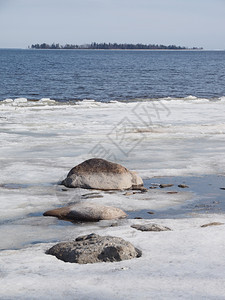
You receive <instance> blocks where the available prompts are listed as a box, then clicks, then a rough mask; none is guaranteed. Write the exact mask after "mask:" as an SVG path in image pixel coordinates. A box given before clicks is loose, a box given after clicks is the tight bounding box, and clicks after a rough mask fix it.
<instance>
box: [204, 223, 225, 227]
mask: <svg viewBox="0 0 225 300" xmlns="http://www.w3.org/2000/svg"><path fill="white" fill-rule="evenodd" d="M218 225H224V223H221V222H212V223H208V224H204V225H201V227H208V226H218Z"/></svg>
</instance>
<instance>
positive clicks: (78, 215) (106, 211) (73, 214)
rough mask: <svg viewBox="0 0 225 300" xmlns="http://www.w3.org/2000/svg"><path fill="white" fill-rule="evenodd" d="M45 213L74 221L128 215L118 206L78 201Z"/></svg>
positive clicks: (106, 218) (107, 218)
mask: <svg viewBox="0 0 225 300" xmlns="http://www.w3.org/2000/svg"><path fill="white" fill-rule="evenodd" d="M43 215H44V216H52V217H57V218H59V219H63V220H68V221H73V222H98V221H100V220H113V219H121V218H125V217H126V216H127V215H126V213H125V212H124V211H122V210H121V209H119V208H117V207H113V206H105V205H100V204H95V203H77V204H74V205H70V206H66V207H61V208H56V209H53V210H49V211H46V212H45V213H44V214H43Z"/></svg>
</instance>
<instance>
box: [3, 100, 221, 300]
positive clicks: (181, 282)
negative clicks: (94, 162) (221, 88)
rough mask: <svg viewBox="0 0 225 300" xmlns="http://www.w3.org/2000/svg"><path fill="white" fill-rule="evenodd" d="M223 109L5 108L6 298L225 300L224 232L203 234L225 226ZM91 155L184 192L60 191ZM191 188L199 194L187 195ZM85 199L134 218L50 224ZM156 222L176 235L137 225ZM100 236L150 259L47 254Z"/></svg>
mask: <svg viewBox="0 0 225 300" xmlns="http://www.w3.org/2000/svg"><path fill="white" fill-rule="evenodd" d="M224 111H225V98H224V97H221V98H217V99H214V100H212V99H211V100H209V99H200V98H196V97H187V98H183V99H177V98H176V99H175V98H174V99H173V98H166V99H161V100H155V101H152V100H151V101H138V102H129V103H126V102H124V103H122V102H117V101H112V102H110V103H101V102H96V101H90V100H86V101H80V102H76V103H71V104H68V103H59V102H55V101H53V100H50V99H42V100H40V101H27V100H26V99H23V98H22V99H21V98H20V99H16V100H10V99H8V100H5V101H1V103H0V123H1V131H0V141H1V148H0V165H1V174H0V197H1V211H0V222H1V227H0V236H1V249H2V251H1V253H0V259H1V270H0V279H1V283H0V284H1V291H0V297H1V298H2V299H53V298H57V299H63V298H64V299H65V298H66V299H74V298H79V299H126V298H129V299H136V298H137V297H139V298H140V299H149V298H160V299H178V298H182V299H190V298H196V299H223V297H224V293H225V288H224V284H223V282H224V276H225V271H224V270H225V259H224V258H225V257H224V246H225V244H224V237H223V236H224V225H221V226H212V227H207V228H201V227H200V226H201V225H203V224H205V223H210V222H214V221H218V222H222V223H223V222H224V197H223V194H224V193H225V191H224V190H221V189H220V188H223V187H225V180H224V179H225V178H224V176H225V172H224V166H225V158H224V150H225V149H224V140H225V122H224ZM91 157H102V158H105V159H108V160H111V161H115V162H118V163H120V164H122V165H124V166H126V167H127V168H129V169H131V170H135V171H137V172H138V173H139V175H140V176H141V177H142V178H143V179H144V181H145V185H146V187H149V186H151V184H152V183H155V184H157V183H158V184H160V183H165V184H167V183H172V184H174V186H173V187H170V188H165V189H160V188H158V187H157V188H156V189H148V192H147V193H137V194H132V195H126V192H125V191H120V192H116V193H107V192H99V191H98V192H99V193H100V195H101V197H99V198H93V199H86V198H85V195H86V194H88V193H90V192H92V191H90V190H82V189H75V190H71V189H69V190H67V189H63V187H62V186H61V185H59V184H58V183H59V182H60V181H61V180H62V179H64V178H65V176H66V175H67V173H68V171H69V170H70V169H71V168H72V167H73V166H75V165H76V164H78V163H81V162H82V161H83V160H85V159H88V158H91ZM183 183H185V184H187V185H188V186H189V188H185V189H181V188H178V186H177V185H178V184H183ZM171 191H172V192H177V193H168V192H171ZM93 192H96V191H93ZM81 200H82V201H90V200H91V201H93V202H94V203H100V204H106V205H113V206H116V207H119V208H121V209H123V210H125V211H126V212H128V214H129V218H128V219H125V220H120V221H110V222H109V221H101V222H98V223H94V224H90V223H87V224H72V223H69V222H64V221H58V220H56V219H55V218H51V217H43V216H42V213H43V212H44V211H46V210H48V209H52V208H55V207H59V206H64V205H67V204H69V203H72V202H76V201H81ZM147 211H152V212H154V214H147ZM147 216H148V217H147ZM135 217H142V218H144V219H142V220H141V219H138V220H137V219H134V218H135ZM147 218H148V219H147ZM150 219H154V220H153V221H154V222H156V223H159V224H162V225H165V226H168V227H171V228H172V229H173V231H171V232H159V233H149V232H140V231H137V230H135V229H134V228H131V227H130V225H132V224H134V223H135V224H136V223H141V224H142V223H147V222H150V221H151V220H150ZM111 225H113V226H111ZM92 232H95V233H98V234H101V235H115V236H120V237H122V238H124V239H126V240H129V241H130V242H132V243H133V244H134V245H135V246H136V247H138V248H140V249H141V250H142V252H143V256H142V257H141V258H138V259H134V260H130V261H124V262H119V263H113V264H110V263H103V264H95V265H76V264H69V263H64V262H62V261H59V260H57V259H56V258H55V257H51V256H47V255H46V254H45V250H47V249H48V248H50V246H51V245H53V244H54V243H56V242H58V241H64V240H71V239H74V238H76V237H77V236H78V235H81V234H88V233H92ZM162 286H163V288H162Z"/></svg>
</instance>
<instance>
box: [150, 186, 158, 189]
mask: <svg viewBox="0 0 225 300" xmlns="http://www.w3.org/2000/svg"><path fill="white" fill-rule="evenodd" d="M149 188H150V189H156V188H157V187H156V186H150V187H149Z"/></svg>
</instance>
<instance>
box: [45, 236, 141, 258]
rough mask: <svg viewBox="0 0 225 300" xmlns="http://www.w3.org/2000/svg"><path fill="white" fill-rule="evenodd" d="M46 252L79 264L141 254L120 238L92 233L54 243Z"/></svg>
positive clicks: (133, 256) (134, 256)
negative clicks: (68, 240)
mask: <svg viewBox="0 0 225 300" xmlns="http://www.w3.org/2000/svg"><path fill="white" fill-rule="evenodd" d="M46 254H51V255H54V256H56V257H57V258H58V259H61V260H63V261H65V262H71V263H79V264H88V263H98V262H115V261H121V260H127V259H131V258H136V257H140V256H141V255H142V253H141V251H140V250H138V249H137V248H135V247H134V246H133V245H132V244H131V243H130V242H127V241H125V240H123V239H122V238H119V237H111V236H99V235H97V234H94V233H92V234H89V235H85V236H81V237H78V238H76V240H75V241H73V242H64V243H59V244H56V245H55V246H53V247H52V248H50V249H49V250H48V251H47V252H46Z"/></svg>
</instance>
